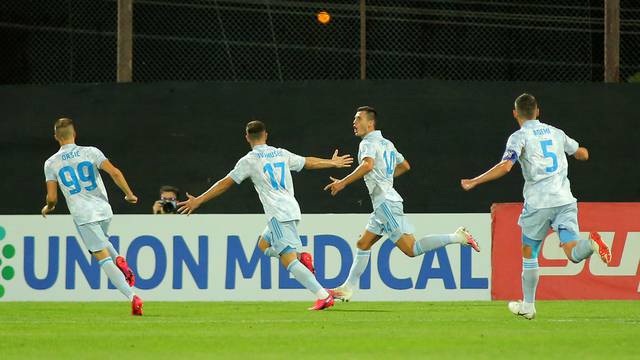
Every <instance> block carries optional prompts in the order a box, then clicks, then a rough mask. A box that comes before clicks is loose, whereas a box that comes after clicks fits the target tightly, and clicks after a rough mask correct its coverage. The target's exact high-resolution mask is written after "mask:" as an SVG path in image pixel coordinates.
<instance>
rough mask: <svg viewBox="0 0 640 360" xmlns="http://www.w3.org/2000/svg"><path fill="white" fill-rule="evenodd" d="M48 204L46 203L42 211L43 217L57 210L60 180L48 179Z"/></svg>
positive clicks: (46, 199)
mask: <svg viewBox="0 0 640 360" xmlns="http://www.w3.org/2000/svg"><path fill="white" fill-rule="evenodd" d="M45 201H46V202H47V205H45V206H44V207H43V208H42V210H40V213H41V214H42V216H43V217H47V214H49V213H50V212H52V211H53V210H55V208H56V204H57V203H58V182H57V181H51V180H50V181H47V197H46V198H45Z"/></svg>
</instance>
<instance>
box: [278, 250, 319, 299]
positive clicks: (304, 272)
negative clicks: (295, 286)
mask: <svg viewBox="0 0 640 360" xmlns="http://www.w3.org/2000/svg"><path fill="white" fill-rule="evenodd" d="M287 270H288V271H289V272H290V273H292V274H293V277H294V278H296V280H298V282H299V283H300V284H302V286H304V287H305V288H307V290H309V291H311V292H312V293H313V294H314V295H315V296H317V297H318V299H326V298H327V296H329V293H328V292H327V290H325V289H324V288H323V287H322V285H320V283H319V282H318V280H316V277H315V276H313V273H312V272H311V271H309V269H307V267H306V266H304V265H302V263H300V261H298V260H297V259H296V260H293V261H292V262H291V264H289V266H287Z"/></svg>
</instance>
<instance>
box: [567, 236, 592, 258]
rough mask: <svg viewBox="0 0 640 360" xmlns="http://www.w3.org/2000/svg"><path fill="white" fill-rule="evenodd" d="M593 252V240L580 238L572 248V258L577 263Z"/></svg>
mask: <svg viewBox="0 0 640 360" xmlns="http://www.w3.org/2000/svg"><path fill="white" fill-rule="evenodd" d="M591 254H593V247H591V240H578V244H577V245H576V246H575V247H574V248H573V249H572V250H571V258H572V259H571V260H573V262H575V263H579V262H580V261H582V260H584V259H586V258H588V257H589V256H591Z"/></svg>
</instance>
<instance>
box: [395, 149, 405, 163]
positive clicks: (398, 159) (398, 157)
mask: <svg viewBox="0 0 640 360" xmlns="http://www.w3.org/2000/svg"><path fill="white" fill-rule="evenodd" d="M403 162H404V156H403V155H402V153H400V151H398V149H396V164H402V163H403Z"/></svg>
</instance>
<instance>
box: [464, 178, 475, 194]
mask: <svg viewBox="0 0 640 360" xmlns="http://www.w3.org/2000/svg"><path fill="white" fill-rule="evenodd" d="M476 185H478V184H477V183H476V182H475V181H474V180H472V179H462V180H460V186H462V188H463V189H464V191H469V190H471V189H473V188H474V187H476Z"/></svg>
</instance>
